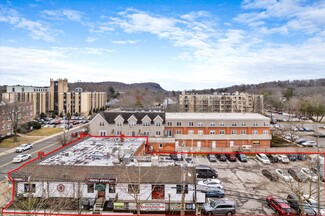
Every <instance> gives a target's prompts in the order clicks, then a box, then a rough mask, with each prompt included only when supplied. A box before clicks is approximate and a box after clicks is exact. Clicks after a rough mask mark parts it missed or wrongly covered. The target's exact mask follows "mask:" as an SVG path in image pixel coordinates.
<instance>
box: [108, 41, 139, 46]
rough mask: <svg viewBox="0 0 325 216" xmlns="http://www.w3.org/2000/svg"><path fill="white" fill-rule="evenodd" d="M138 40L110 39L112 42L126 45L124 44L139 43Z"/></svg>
mask: <svg viewBox="0 0 325 216" xmlns="http://www.w3.org/2000/svg"><path fill="white" fill-rule="evenodd" d="M139 42H140V40H118V41H112V43H114V44H121V45H126V44H136V43H139Z"/></svg>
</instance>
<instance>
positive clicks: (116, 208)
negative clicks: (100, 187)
mask: <svg viewBox="0 0 325 216" xmlns="http://www.w3.org/2000/svg"><path fill="white" fill-rule="evenodd" d="M113 206H114V210H118V209H125V203H120V202H115V203H114V204H113Z"/></svg>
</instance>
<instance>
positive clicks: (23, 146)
mask: <svg viewBox="0 0 325 216" xmlns="http://www.w3.org/2000/svg"><path fill="white" fill-rule="evenodd" d="M32 148H33V144H31V143H27V144H21V145H20V146H18V147H17V148H16V152H17V153H20V152H23V151H26V150H28V149H32Z"/></svg>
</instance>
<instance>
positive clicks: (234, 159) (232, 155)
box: [226, 154, 237, 162]
mask: <svg viewBox="0 0 325 216" xmlns="http://www.w3.org/2000/svg"><path fill="white" fill-rule="evenodd" d="M226 157H227V159H228V160H229V161H231V162H236V161H237V158H236V156H235V154H226Z"/></svg>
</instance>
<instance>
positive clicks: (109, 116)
mask: <svg viewBox="0 0 325 216" xmlns="http://www.w3.org/2000/svg"><path fill="white" fill-rule="evenodd" d="M100 115H102V116H103V117H104V119H105V120H106V121H107V123H109V124H115V121H114V120H115V119H116V117H118V116H119V115H121V116H122V117H123V119H124V123H125V124H127V123H128V121H127V120H128V119H129V118H130V117H131V116H132V115H134V117H135V118H136V119H137V120H138V121H137V124H141V123H142V121H141V120H142V119H143V118H144V117H145V116H146V115H147V116H148V117H149V118H150V119H151V123H154V121H153V120H154V119H155V118H156V117H157V116H160V117H161V119H162V120H163V124H165V120H166V115H165V112H155V111H153V112H148V111H145V112H141V111H133V112H131V111H122V112H100Z"/></svg>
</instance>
